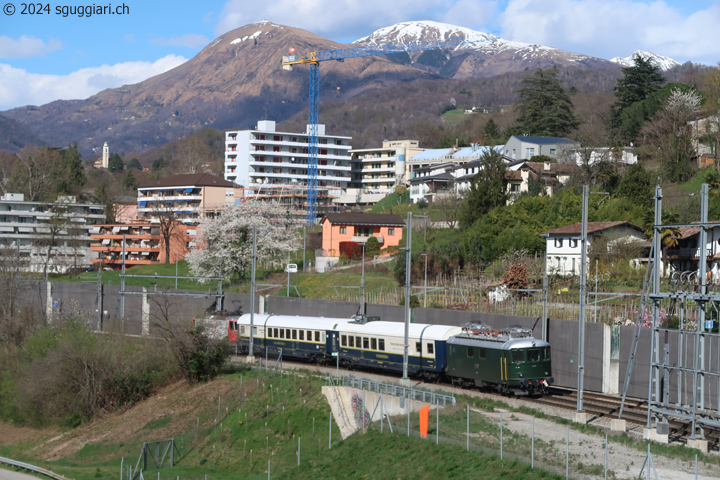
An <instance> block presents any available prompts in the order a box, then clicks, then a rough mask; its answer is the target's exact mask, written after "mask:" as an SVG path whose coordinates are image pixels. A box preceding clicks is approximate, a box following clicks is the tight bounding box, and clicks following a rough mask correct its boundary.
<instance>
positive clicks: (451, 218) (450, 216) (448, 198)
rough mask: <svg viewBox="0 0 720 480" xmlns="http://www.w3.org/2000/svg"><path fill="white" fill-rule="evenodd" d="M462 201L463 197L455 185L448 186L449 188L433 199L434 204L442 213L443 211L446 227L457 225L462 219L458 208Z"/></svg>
mask: <svg viewBox="0 0 720 480" xmlns="http://www.w3.org/2000/svg"><path fill="white" fill-rule="evenodd" d="M460 202H462V197H461V196H460V195H458V193H457V190H455V187H454V186H450V187H448V189H447V190H444V191H443V192H441V193H439V194H438V195H436V196H435V199H434V200H433V205H434V206H435V207H436V208H437V209H438V210H440V213H442V217H443V221H444V222H445V225H444V226H445V227H447V228H456V227H457V225H458V221H459V220H460V214H459V208H458V205H460Z"/></svg>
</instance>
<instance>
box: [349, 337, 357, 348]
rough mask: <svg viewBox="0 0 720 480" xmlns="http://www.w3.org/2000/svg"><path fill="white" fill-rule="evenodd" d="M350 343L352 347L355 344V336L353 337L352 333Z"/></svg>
mask: <svg viewBox="0 0 720 480" xmlns="http://www.w3.org/2000/svg"><path fill="white" fill-rule="evenodd" d="M348 345H349V346H351V347H354V346H355V337H353V336H352V335H350V336H349V337H348Z"/></svg>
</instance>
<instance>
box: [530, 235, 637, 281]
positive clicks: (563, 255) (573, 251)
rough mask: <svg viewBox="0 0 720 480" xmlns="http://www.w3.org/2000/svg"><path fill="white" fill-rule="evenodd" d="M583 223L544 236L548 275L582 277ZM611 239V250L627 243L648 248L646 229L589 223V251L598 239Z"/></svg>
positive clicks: (609, 245) (609, 243)
mask: <svg viewBox="0 0 720 480" xmlns="http://www.w3.org/2000/svg"><path fill="white" fill-rule="evenodd" d="M581 228H582V223H580V222H578V223H573V224H572V225H566V226H564V227H560V228H556V229H554V230H549V231H547V232H543V233H541V234H540V236H541V237H545V242H546V243H545V271H546V272H547V273H548V274H557V275H579V274H580V258H581V255H580V253H581V252H580V250H581V245H580V243H581V242H580V235H581ZM600 236H603V237H605V238H607V239H608V243H607V245H608V248H613V247H615V246H620V245H621V244H627V243H638V245H640V244H642V245H643V246H646V245H647V242H646V241H645V235H644V234H643V230H642V228H640V227H638V226H637V225H633V224H632V223H630V222H588V225H587V242H588V247H590V245H592V243H593V241H594V240H595V239H597V238H598V237H600Z"/></svg>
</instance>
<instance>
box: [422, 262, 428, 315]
mask: <svg viewBox="0 0 720 480" xmlns="http://www.w3.org/2000/svg"><path fill="white" fill-rule="evenodd" d="M420 256H421V257H425V290H424V292H425V295H424V297H425V298H424V300H423V308H427V259H428V254H427V253H423V254H422V255H420Z"/></svg>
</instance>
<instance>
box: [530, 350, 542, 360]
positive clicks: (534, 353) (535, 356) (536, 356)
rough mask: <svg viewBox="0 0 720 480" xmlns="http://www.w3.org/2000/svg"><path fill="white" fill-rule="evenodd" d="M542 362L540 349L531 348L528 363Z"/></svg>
mask: <svg viewBox="0 0 720 480" xmlns="http://www.w3.org/2000/svg"><path fill="white" fill-rule="evenodd" d="M538 361H540V349H538V348H531V349H530V350H528V362H538Z"/></svg>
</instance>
